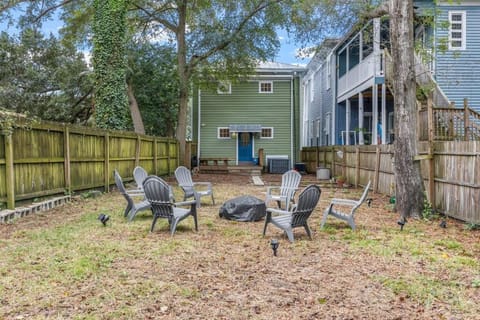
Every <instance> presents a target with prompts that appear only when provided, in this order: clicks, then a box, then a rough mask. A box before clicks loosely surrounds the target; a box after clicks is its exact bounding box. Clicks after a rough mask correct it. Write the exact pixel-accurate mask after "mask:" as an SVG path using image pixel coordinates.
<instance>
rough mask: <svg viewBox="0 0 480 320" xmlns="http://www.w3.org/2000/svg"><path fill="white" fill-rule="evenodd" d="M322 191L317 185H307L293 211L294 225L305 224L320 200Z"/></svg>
mask: <svg viewBox="0 0 480 320" xmlns="http://www.w3.org/2000/svg"><path fill="white" fill-rule="evenodd" d="M321 193H322V191H321V190H320V188H319V187H318V186H316V185H313V184H311V185H309V186H307V187H306V188H305V189H304V190H303V191H302V193H301V194H300V195H299V197H298V203H297V206H296V208H295V209H294V211H293V213H292V227H293V228H295V227H299V226H303V225H304V224H305V221H307V219H308V218H309V217H310V215H311V214H312V212H313V210H315V207H316V206H317V204H318V201H319V200H320V194H321Z"/></svg>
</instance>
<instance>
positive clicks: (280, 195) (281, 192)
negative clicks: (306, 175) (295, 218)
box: [265, 170, 302, 210]
mask: <svg viewBox="0 0 480 320" xmlns="http://www.w3.org/2000/svg"><path fill="white" fill-rule="evenodd" d="M301 180H302V175H301V174H300V173H298V172H297V171H295V170H289V171H287V172H285V173H284V174H283V175H282V185H281V186H280V187H278V186H270V187H267V195H266V197H265V204H266V205H267V207H268V205H269V202H270V201H276V202H277V204H278V207H279V208H282V204H284V205H285V210H288V207H289V205H290V203H291V202H293V203H294V202H295V198H294V196H295V192H296V191H297V190H298V186H299V185H300V181H301Z"/></svg>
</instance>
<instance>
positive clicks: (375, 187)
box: [373, 145, 380, 192]
mask: <svg viewBox="0 0 480 320" xmlns="http://www.w3.org/2000/svg"><path fill="white" fill-rule="evenodd" d="M375 151H376V160H375V176H374V179H373V192H378V180H379V178H380V145H377V147H376V148H375Z"/></svg>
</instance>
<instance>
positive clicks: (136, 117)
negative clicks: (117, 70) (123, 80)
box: [127, 83, 145, 134]
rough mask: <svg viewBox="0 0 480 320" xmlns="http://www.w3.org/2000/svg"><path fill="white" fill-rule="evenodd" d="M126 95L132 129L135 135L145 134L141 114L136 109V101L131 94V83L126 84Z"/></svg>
mask: <svg viewBox="0 0 480 320" xmlns="http://www.w3.org/2000/svg"><path fill="white" fill-rule="evenodd" d="M127 94H128V104H129V106H130V114H131V116H132V121H133V129H134V130H135V132H136V133H141V134H145V127H144V126H143V121H142V114H141V113H140V109H139V108H138V103H137V99H135V95H134V94H133V88H132V84H131V83H128V87H127Z"/></svg>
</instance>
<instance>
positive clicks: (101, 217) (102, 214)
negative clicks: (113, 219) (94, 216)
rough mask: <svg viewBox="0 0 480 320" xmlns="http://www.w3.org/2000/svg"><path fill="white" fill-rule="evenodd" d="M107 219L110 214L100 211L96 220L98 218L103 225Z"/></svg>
mask: <svg viewBox="0 0 480 320" xmlns="http://www.w3.org/2000/svg"><path fill="white" fill-rule="evenodd" d="M109 219H110V216H109V215H106V214H105V213H100V215H99V216H98V220H100V222H101V223H102V224H103V226H104V227H105V226H106V225H107V221H108V220H109Z"/></svg>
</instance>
